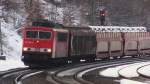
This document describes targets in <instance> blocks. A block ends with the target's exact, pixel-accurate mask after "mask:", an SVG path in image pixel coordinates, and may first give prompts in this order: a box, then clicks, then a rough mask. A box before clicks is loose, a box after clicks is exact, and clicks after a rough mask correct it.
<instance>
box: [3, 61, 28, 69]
mask: <svg viewBox="0 0 150 84" xmlns="http://www.w3.org/2000/svg"><path fill="white" fill-rule="evenodd" d="M22 67H26V66H25V65H24V64H23V63H22V62H21V61H19V60H14V59H7V60H0V71H7V70H10V69H15V68H22Z"/></svg>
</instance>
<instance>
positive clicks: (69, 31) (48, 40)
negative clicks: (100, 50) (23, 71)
mask: <svg viewBox="0 0 150 84" xmlns="http://www.w3.org/2000/svg"><path fill="white" fill-rule="evenodd" d="M95 57H96V35H95V33H94V32H91V31H90V30H89V29H88V28H82V29H81V28H77V27H76V28H73V27H63V26H62V25H58V24H54V23H51V22H48V23H46V22H44V23H42V22H35V23H33V25H32V26H28V27H26V28H24V29H23V48H22V60H23V62H24V64H25V65H29V66H35V65H45V64H55V65H56V64H59V63H60V64H62V63H66V62H79V61H80V60H81V59H85V60H88V61H92V60H94V59H95Z"/></svg>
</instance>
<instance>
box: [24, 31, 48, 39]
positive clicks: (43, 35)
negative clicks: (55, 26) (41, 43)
mask: <svg viewBox="0 0 150 84" xmlns="http://www.w3.org/2000/svg"><path fill="white" fill-rule="evenodd" d="M26 38H36V39H50V38H51V32H45V31H27V32H26Z"/></svg>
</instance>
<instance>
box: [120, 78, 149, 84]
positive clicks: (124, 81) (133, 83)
mask: <svg viewBox="0 0 150 84" xmlns="http://www.w3.org/2000/svg"><path fill="white" fill-rule="evenodd" d="M120 84H148V83H142V82H138V81H133V80H129V79H121V81H120Z"/></svg>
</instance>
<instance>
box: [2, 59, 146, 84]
mask: <svg viewBox="0 0 150 84" xmlns="http://www.w3.org/2000/svg"><path fill="white" fill-rule="evenodd" d="M146 61H148V60H146V59H138V58H132V59H131V58H126V59H116V60H108V61H98V62H93V63H83V64H69V65H65V66H61V67H57V68H56V67H53V68H48V69H42V70H40V69H29V68H24V69H19V70H14V71H12V72H8V73H3V74H1V75H0V78H1V79H0V80H1V81H0V84H107V83H105V82H102V83H100V82H99V81H102V79H105V80H106V81H109V79H108V78H105V77H102V79H100V80H99V76H98V75H95V74H93V71H96V70H98V71H99V70H103V69H105V68H109V67H114V66H120V65H127V64H132V63H136V62H146ZM143 67H144V66H143ZM141 68H142V67H141ZM96 74H98V73H96ZM92 78H93V79H92ZM111 82H112V81H111ZM111 82H110V81H109V83H108V84H110V83H111ZM113 82H114V81H113ZM112 84H117V83H112Z"/></svg>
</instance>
